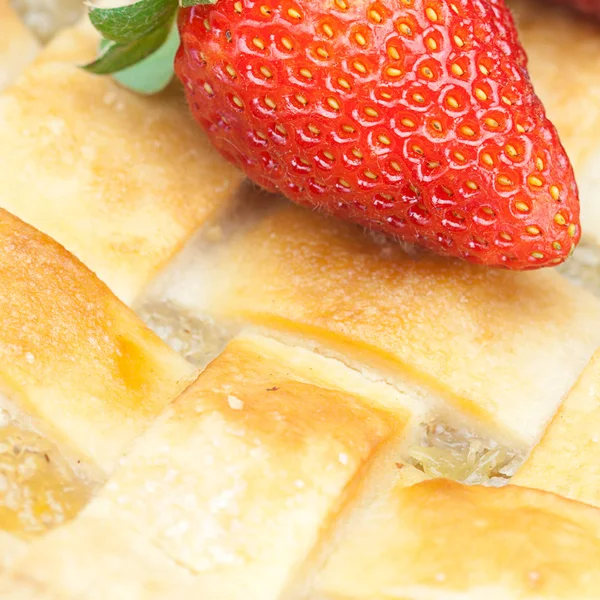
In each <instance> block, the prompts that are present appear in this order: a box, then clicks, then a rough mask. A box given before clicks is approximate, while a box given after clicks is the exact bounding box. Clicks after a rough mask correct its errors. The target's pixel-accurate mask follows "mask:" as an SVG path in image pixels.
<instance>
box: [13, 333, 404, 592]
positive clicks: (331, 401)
mask: <svg viewBox="0 0 600 600" xmlns="http://www.w3.org/2000/svg"><path fill="white" fill-rule="evenodd" d="M332 362H333V361H331V360H328V359H324V358H322V357H319V356H318V355H314V354H312V353H310V352H309V351H306V350H303V349H296V348H292V347H287V346H284V345H282V344H280V343H278V342H275V341H273V340H269V339H264V338H259V337H251V338H243V339H238V340H235V341H233V342H232V343H231V344H230V345H229V346H228V347H227V349H226V350H225V352H224V353H223V354H222V355H221V356H219V357H218V358H217V359H216V360H215V361H214V362H213V363H211V365H209V366H208V368H207V369H206V371H205V372H204V373H203V374H202V375H201V376H200V377H199V378H198V380H197V381H196V382H195V383H194V384H193V385H192V386H190V387H189V388H188V389H187V390H186V392H185V393H184V394H183V395H182V396H181V397H180V398H179V399H178V400H177V401H176V402H175V403H174V404H173V405H171V407H170V408H168V409H167V410H166V411H165V412H164V413H163V414H162V415H161V417H160V418H159V419H158V420H157V421H156V422H155V424H154V425H153V426H152V427H151V429H150V430H148V431H147V432H146V433H145V434H144V435H143V436H142V437H141V438H140V439H139V440H138V441H137V442H136V443H135V444H134V446H133V448H132V451H131V453H130V454H128V456H127V457H126V458H125V460H124V461H123V463H122V465H121V467H120V468H119V469H118V470H117V471H116V472H115V474H114V476H113V477H112V478H111V479H110V481H109V482H108V484H107V485H106V486H105V487H104V489H103V490H102V491H100V492H99V494H98V496H97V497H96V499H95V500H93V501H92V503H91V504H90V505H88V507H87V509H86V510H85V511H84V512H83V513H81V515H80V517H79V518H78V519H77V520H76V521H73V522H72V523H71V524H69V525H67V526H65V527H63V528H60V529H57V530H55V531H54V532H53V533H51V534H49V535H48V536H47V537H46V538H44V539H42V540H40V541H39V542H37V543H35V544H34V545H33V546H32V547H31V550H30V551H29V552H28V553H27V554H26V555H25V557H24V558H23V559H22V560H19V561H18V563H17V565H16V566H15V571H14V573H15V585H16V586H17V587H18V583H19V581H20V579H21V575H23V578H24V579H26V580H29V581H34V582H36V583H35V585H36V587H37V588H38V589H39V590H43V591H44V593H47V594H48V597H55V595H57V596H60V597H61V598H62V597H65V598H72V597H73V598H74V597H77V595H78V594H79V593H81V591H82V590H88V589H91V588H92V587H93V588H94V593H95V594H97V595H98V597H106V598H108V597H125V596H121V595H119V594H118V592H119V591H121V592H122V591H123V590H124V589H131V590H132V591H130V592H129V593H130V595H128V596H127V597H128V598H133V597H135V598H137V597H140V598H141V597H143V598H146V596H143V595H141V594H142V590H146V589H148V588H149V587H152V586H154V585H155V583H156V582H157V581H158V583H157V584H158V585H159V586H160V585H162V583H161V573H162V571H165V572H169V569H168V568H167V567H168V566H169V565H180V567H181V570H182V571H183V572H184V575H182V577H183V579H186V578H187V577H188V575H189V574H192V575H193V577H191V579H192V582H193V583H192V584H191V585H192V587H191V588H190V590H188V594H192V592H193V594H195V595H197V597H203V598H204V597H207V598H219V599H222V600H225V599H228V600H233V599H240V600H241V599H242V598H244V599H249V598H255V599H256V600H258V599H261V600H268V599H273V600H275V599H276V598H278V597H279V594H280V593H281V592H282V590H283V589H284V588H285V586H286V585H287V584H288V582H289V580H290V579H291V578H293V576H294V575H295V574H296V572H297V571H298V569H300V567H301V566H302V564H303V563H304V561H305V560H306V558H307V556H308V555H309V554H310V553H311V550H312V549H313V547H314V546H315V544H317V542H318V541H319V539H320V538H322V537H323V536H326V535H327V533H328V529H329V525H330V522H331V521H332V520H333V519H334V518H335V516H336V513H337V512H338V511H339V510H340V508H341V507H342V506H344V505H345V504H347V503H349V502H351V501H352V500H353V499H354V498H355V496H356V494H357V486H356V485H355V483H354V478H355V477H357V476H358V479H359V480H360V481H362V480H363V478H364V477H365V475H366V472H367V470H368V467H369V465H370V463H371V462H372V461H373V460H375V458H376V456H377V454H378V453H379V452H380V451H383V449H384V448H385V447H386V444H387V442H388V441H389V442H390V443H392V441H393V439H394V438H395V437H397V436H398V435H399V434H400V433H401V432H402V430H403V428H404V426H405V423H406V420H407V419H408V418H409V416H410V413H409V411H408V410H407V408H406V407H404V406H402V405H397V406H396V407H395V409H391V408H390V409H385V410H384V409H382V408H381V406H383V405H384V404H388V405H390V400H389V398H386V397H385V396H386V394H385V392H382V387H383V388H384V387H385V386H381V385H380V384H376V383H371V382H368V381H367V380H364V379H362V378H361V377H360V376H359V375H358V374H356V373H352V372H351V371H350V370H349V369H346V368H345V367H343V366H342V365H337V366H335V367H333V371H332V370H331V366H330V363H332ZM344 372H345V374H346V375H347V377H345V378H343V377H342V378H339V376H340V375H344ZM332 374H333V375H335V377H332ZM357 382H358V383H357ZM346 386H347V387H346ZM365 392H366V393H369V395H368V396H366V397H364V396H362V395H357V394H362V393H365ZM392 465H393V463H392ZM392 468H393V469H394V470H396V467H395V466H392ZM98 531H103V532H104V537H105V539H106V541H102V540H98V542H99V543H98V544H93V545H89V543H88V544H86V545H85V547H84V546H83V545H82V540H87V539H88V536H89V535H91V536H92V537H97V533H94V532H98ZM113 533H114V535H115V536H116V539H119V540H120V541H121V542H122V544H123V545H121V544H119V546H118V547H116V548H115V546H114V544H113V541H112V538H113ZM138 548H141V554H140V553H139V550H138ZM156 549H159V550H160V551H161V552H162V553H163V554H164V557H163V561H162V563H163V564H162V566H161V565H159V570H158V571H155V570H149V571H148V572H145V571H143V570H142V569H140V565H141V564H143V563H144V562H145V560H146V558H145V557H146V555H147V554H149V553H155V552H156ZM115 552H116V554H115ZM117 560H122V561H124V566H123V569H122V572H121V574H120V579H117V580H113V579H112V578H111V577H110V574H111V572H110V571H111V569H113V567H112V566H111V565H112V564H113V563H114V562H116V561H117ZM127 561H131V572H129V567H127V566H126V564H125V563H127ZM123 578H124V579H123ZM178 579H180V578H179V576H178V577H177V578H176V581H177V580H178ZM165 585H166V582H165ZM128 586H131V588H129V587H128ZM3 597H4V596H3ZM9 597H11V596H10V595H9ZM16 597H18V596H16ZM40 597H46V596H44V595H42V596H40ZM186 597H192V596H190V595H188V596H186ZM194 597H196V596H194Z"/></svg>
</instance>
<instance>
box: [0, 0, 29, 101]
mask: <svg viewBox="0 0 600 600" xmlns="http://www.w3.org/2000/svg"><path fill="white" fill-rule="evenodd" d="M0 23H2V36H1V37H0V91H1V90H3V89H4V88H5V87H6V86H8V84H10V83H12V81H13V79H14V78H15V77H16V76H17V75H18V74H19V73H20V72H21V70H22V69H23V67H25V65H27V64H28V63H29V62H30V61H31V60H33V58H34V57H35V55H36V54H37V53H38V51H39V43H38V41H37V40H36V39H35V38H34V36H33V34H32V33H31V32H30V31H29V30H28V29H27V28H26V27H25V26H24V25H23V23H22V22H21V20H20V19H19V18H18V17H17V15H16V13H15V12H14V10H13V8H12V6H11V5H10V4H9V3H8V0H2V1H1V2H0Z"/></svg>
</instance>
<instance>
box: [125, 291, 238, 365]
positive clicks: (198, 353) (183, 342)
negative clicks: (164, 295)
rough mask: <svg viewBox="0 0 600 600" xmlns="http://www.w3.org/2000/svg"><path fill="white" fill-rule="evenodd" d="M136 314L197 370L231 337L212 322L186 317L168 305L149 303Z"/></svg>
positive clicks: (223, 328)
mask: <svg viewBox="0 0 600 600" xmlns="http://www.w3.org/2000/svg"><path fill="white" fill-rule="evenodd" d="M136 312H137V314H138V316H139V317H140V318H141V319H142V320H143V321H144V322H145V323H146V325H148V327H150V329H152V331H154V332H155V333H156V334H157V335H158V336H159V337H160V338H161V339H162V340H163V341H164V342H166V343H167V344H169V346H171V348H173V350H175V351H176V352H179V354H181V356H183V357H184V358H185V359H186V360H188V361H189V362H190V363H192V364H193V365H195V366H197V367H205V366H206V365H207V364H208V363H209V362H210V361H211V360H212V359H213V358H215V357H216V356H218V355H219V354H220V353H221V352H222V351H223V349H224V348H225V346H226V344H227V342H228V341H229V340H230V339H231V338H232V337H233V336H232V333H231V332H229V331H228V330H227V328H226V327H224V326H221V325H220V324H219V325H218V324H216V323H215V322H214V321H213V320H212V319H209V318H208V317H205V318H204V317H197V316H194V315H190V314H188V313H185V312H183V311H182V310H181V309H179V308H177V307H176V306H173V305H172V304H171V303H169V302H150V303H147V304H144V305H143V306H141V307H140V308H139V309H137V310H136Z"/></svg>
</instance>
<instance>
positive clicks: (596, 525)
mask: <svg viewBox="0 0 600 600" xmlns="http://www.w3.org/2000/svg"><path fill="white" fill-rule="evenodd" d="M598 564H600V511H598V510H596V509H594V508H591V507H588V506H585V505H583V504H578V503H575V502H571V501H569V500H565V499H564V498H560V497H558V496H555V495H553V494H548V493H545V492H540V491H538V490H528V489H525V488H520V487H518V486H512V485H510V486H507V487H505V488H500V489H495V488H483V487H477V486H473V487H468V486H462V485H460V484H457V483H453V482H450V481H445V480H433V481H427V482H424V483H419V484H417V485H414V486H411V487H402V486H398V487H397V488H396V489H395V490H393V491H392V492H391V493H390V494H389V495H387V496H385V497H381V498H380V499H379V501H378V502H376V503H375V504H374V505H373V506H371V507H370V508H368V509H367V510H366V511H365V513H364V514H362V515H360V516H359V517H358V519H357V521H355V522H353V523H351V524H350V525H349V526H348V527H347V529H346V530H345V532H344V535H343V537H342V538H341V540H340V542H339V544H338V545H337V547H336V549H335V550H334V551H333V553H332V554H331V556H330V557H329V559H328V560H327V561H326V564H325V566H324V568H323V570H322V572H321V573H320V574H318V575H317V577H316V589H317V594H316V597H318V598H322V599H323V600H339V599H340V598H343V599H344V600H372V599H375V598H376V599H383V598H386V599H387V598H402V599H406V600H449V599H452V600H476V599H480V598H491V599H493V600H506V599H507V598H519V599H525V598H527V599H532V600H533V599H537V600H541V599H546V598H548V599H549V598H552V599H559V598H577V599H578V600H583V599H591V598H598V597H599V594H600V593H599V591H598V590H599V589H600V571H599V570H598V568H597V566H598ZM311 597H314V596H311ZM307 598H308V596H307Z"/></svg>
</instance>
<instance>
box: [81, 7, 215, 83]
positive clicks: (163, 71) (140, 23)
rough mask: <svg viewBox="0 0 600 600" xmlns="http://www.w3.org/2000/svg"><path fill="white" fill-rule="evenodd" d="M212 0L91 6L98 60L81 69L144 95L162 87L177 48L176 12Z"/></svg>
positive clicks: (170, 71)
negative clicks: (97, 38) (97, 36)
mask: <svg viewBox="0 0 600 600" xmlns="http://www.w3.org/2000/svg"><path fill="white" fill-rule="evenodd" d="M215 2H216V0H179V1H178V0H139V1H138V2H135V3H134V4H129V5H127V6H117V7H114V8H101V7H96V6H93V5H92V6H91V7H90V11H89V18H90V21H91V22H92V25H93V26H94V27H95V28H96V29H97V30H98V32H99V33H100V35H101V36H102V41H101V43H100V50H99V53H98V57H97V58H96V59H95V60H94V61H93V62H91V63H88V64H87V65H84V66H83V69H85V70H86V71H88V72H89V73H94V74H96V75H113V76H114V78H115V79H116V80H117V81H119V82H120V83H121V84H122V85H124V86H125V87H128V88H130V89H133V90H135V91H137V92H140V93H144V94H153V93H156V92H158V91H160V90H162V89H163V88H165V87H166V86H167V85H168V84H169V82H170V81H171V79H172V77H173V61H174V58H175V53H176V52H177V48H178V47H179V35H178V32H177V12H178V10H179V8H180V7H182V8H187V7H190V6H196V5H198V4H215Z"/></svg>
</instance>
